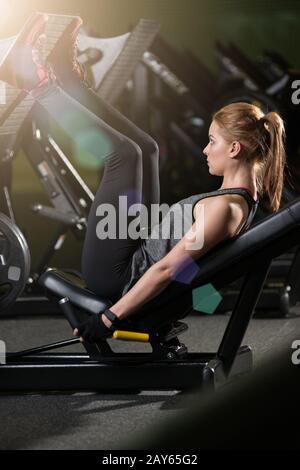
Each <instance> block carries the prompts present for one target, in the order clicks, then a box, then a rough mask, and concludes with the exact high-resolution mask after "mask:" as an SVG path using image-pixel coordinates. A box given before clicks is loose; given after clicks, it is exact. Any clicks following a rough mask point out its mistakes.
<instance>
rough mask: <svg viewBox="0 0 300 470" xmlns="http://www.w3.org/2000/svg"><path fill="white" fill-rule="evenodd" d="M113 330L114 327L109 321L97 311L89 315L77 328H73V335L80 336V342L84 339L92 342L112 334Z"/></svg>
mask: <svg viewBox="0 0 300 470" xmlns="http://www.w3.org/2000/svg"><path fill="white" fill-rule="evenodd" d="M103 318H105V320H103ZM106 320H107V321H106ZM109 323H110V325H109ZM114 330H115V328H113V327H112V326H111V322H110V321H109V320H108V319H106V317H104V316H102V314H101V313H99V314H93V315H90V316H89V319H88V320H87V321H85V322H83V323H81V324H80V325H79V327H78V328H75V330H74V332H73V334H74V336H80V341H81V342H82V343H83V342H84V341H86V342H87V343H91V344H92V343H96V342H97V341H103V340H104V339H106V338H108V337H110V336H112V334H113V332H114Z"/></svg>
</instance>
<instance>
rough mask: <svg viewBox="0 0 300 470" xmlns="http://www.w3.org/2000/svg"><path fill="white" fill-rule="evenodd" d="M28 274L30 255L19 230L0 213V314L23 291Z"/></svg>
mask: <svg viewBox="0 0 300 470" xmlns="http://www.w3.org/2000/svg"><path fill="white" fill-rule="evenodd" d="M29 272H30V253H29V249H28V246H27V242H26V240H25V238H24V235H23V234H22V232H21V231H20V229H19V228H18V227H17V226H16V225H15V224H14V223H13V222H12V221H11V220H10V219H9V218H8V217H7V216H6V215H5V214H2V213H1V212H0V313H2V311H3V310H4V309H6V308H8V307H9V306H10V305H12V304H13V303H14V302H15V300H16V299H17V297H18V296H19V294H20V293H21V292H22V291H23V289H24V287H25V285H26V282H27V280H28V277H29Z"/></svg>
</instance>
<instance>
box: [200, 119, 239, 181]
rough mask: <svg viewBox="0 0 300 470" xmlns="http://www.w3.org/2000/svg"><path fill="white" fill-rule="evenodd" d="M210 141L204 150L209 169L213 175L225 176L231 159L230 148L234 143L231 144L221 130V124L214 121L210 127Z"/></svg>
mask: <svg viewBox="0 0 300 470" xmlns="http://www.w3.org/2000/svg"><path fill="white" fill-rule="evenodd" d="M208 134H209V142H208V144H207V146H206V147H205V149H204V150H203V153H204V155H205V156H206V157H207V164H208V170H209V173H210V174H211V175H215V176H223V175H224V171H225V168H226V165H228V164H229V162H230V161H231V159H230V158H229V157H230V150H231V149H232V144H229V143H228V142H227V141H226V140H225V139H224V137H223V136H222V134H221V132H220V126H218V124H217V123H216V122H215V121H213V122H212V123H211V125H210V128H209V132H208Z"/></svg>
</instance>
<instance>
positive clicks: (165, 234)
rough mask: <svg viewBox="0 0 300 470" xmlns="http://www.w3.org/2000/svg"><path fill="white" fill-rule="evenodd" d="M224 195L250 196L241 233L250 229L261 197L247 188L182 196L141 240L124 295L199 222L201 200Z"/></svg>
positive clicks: (129, 271) (134, 255)
mask: <svg viewBox="0 0 300 470" xmlns="http://www.w3.org/2000/svg"><path fill="white" fill-rule="evenodd" d="M223 194H239V195H241V196H243V197H244V198H245V199H246V201H247V203H248V206H249V214H248V217H247V220H246V221H245V223H244V225H243V226H242V228H241V230H240V232H239V234H241V233H242V232H244V231H246V230H248V228H249V227H250V225H251V223H252V221H253V218H254V216H255V212H256V210H257V207H258V204H259V200H255V199H254V198H253V196H252V195H251V193H250V191H249V190H248V189H247V188H232V189H218V190H217V191H212V192H209V193H202V194H196V195H194V196H190V197H188V198H186V199H182V200H181V201H179V202H177V203H175V204H173V205H172V206H171V207H170V210H169V211H168V212H167V214H166V215H165V217H164V218H163V220H162V221H161V223H160V224H157V225H155V226H154V227H153V229H152V230H151V234H150V235H149V238H147V239H143V240H142V241H141V245H140V246H139V247H138V249H137V250H136V251H135V253H134V254H133V257H132V259H131V263H130V265H129V267H128V282H126V284H125V286H124V289H123V292H122V295H124V294H126V292H128V291H129V289H131V287H132V286H133V285H134V284H135V283H136V282H137V281H138V279H139V278H140V277H141V276H142V275H143V274H144V273H145V272H146V271H147V270H148V269H149V268H150V267H151V266H152V265H153V264H155V263H157V262H158V261H159V260H161V259H162V258H163V257H164V256H165V255H166V254H167V253H169V252H170V251H171V250H172V248H174V246H175V245H176V244H177V243H178V242H179V241H180V240H181V239H182V238H183V236H184V235H185V233H186V232H187V231H188V230H189V229H190V228H191V226H192V225H193V223H194V221H195V219H194V216H193V211H194V207H195V205H196V204H197V202H199V201H200V200H201V199H205V198H208V197H214V196H220V195H223ZM176 231H177V233H176ZM180 235H181V236H180Z"/></svg>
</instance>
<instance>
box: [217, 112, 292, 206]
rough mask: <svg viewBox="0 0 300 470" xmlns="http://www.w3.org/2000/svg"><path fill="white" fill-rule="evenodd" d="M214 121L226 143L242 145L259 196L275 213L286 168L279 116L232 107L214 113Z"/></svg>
mask: <svg viewBox="0 0 300 470" xmlns="http://www.w3.org/2000/svg"><path fill="white" fill-rule="evenodd" d="M213 119H214V120H215V121H216V122H217V124H218V125H219V126H220V127H221V128H222V130H223V133H224V137H225V139H226V138H227V139H228V141H232V140H233V139H234V140H237V141H239V142H240V143H241V147H242V156H243V158H245V160H246V161H247V162H249V163H251V164H253V165H254V167H255V170H256V184H257V189H258V194H259V195H260V196H263V193H265V194H266V196H267V198H268V200H269V204H270V208H271V210H272V211H274V212H275V211H277V210H278V209H279V206H280V201H281V195H282V190H283V178H284V166H285V151H284V137H285V130H284V124H283V120H282V119H281V117H280V116H279V114H277V113H276V112H270V113H267V114H264V113H263V112H262V111H261V109H259V108H258V107H257V106H254V105H253V104H250V103H232V104H229V105H227V106H225V107H224V108H222V109H220V110H219V111H217V112H216V113H215V114H214V116H213Z"/></svg>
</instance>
